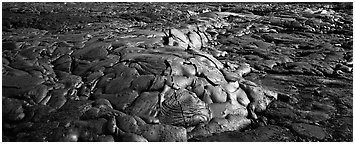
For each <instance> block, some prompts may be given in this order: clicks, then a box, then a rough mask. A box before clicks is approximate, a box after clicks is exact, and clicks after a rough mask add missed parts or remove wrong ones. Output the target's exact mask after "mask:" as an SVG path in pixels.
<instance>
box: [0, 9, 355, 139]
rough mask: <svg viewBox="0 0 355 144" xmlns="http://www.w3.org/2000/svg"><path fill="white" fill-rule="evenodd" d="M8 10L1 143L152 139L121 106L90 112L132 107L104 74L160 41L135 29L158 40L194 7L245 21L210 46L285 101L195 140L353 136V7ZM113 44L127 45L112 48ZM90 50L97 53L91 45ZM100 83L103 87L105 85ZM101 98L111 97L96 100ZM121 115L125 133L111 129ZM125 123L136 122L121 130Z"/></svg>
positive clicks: (187, 19)
mask: <svg viewBox="0 0 355 144" xmlns="http://www.w3.org/2000/svg"><path fill="white" fill-rule="evenodd" d="M2 7H3V9H2V11H3V15H2V21H3V31H2V67H3V71H2V79H3V80H2V91H3V96H2V118H3V123H2V138H3V139H2V141H132V140H135V141H139V140H142V141H144V140H147V139H148V140H149V138H147V136H145V138H143V137H141V136H138V135H137V134H134V133H135V132H129V131H130V130H132V129H144V128H146V129H153V128H154V129H155V128H156V127H148V128H147V127H143V128H142V127H141V125H146V124H145V122H144V121H142V122H141V120H142V119H141V118H137V117H130V116H122V115H124V114H121V113H120V112H116V113H120V114H118V115H120V116H121V117H124V118H122V119H118V120H117V119H114V120H113V119H112V117H104V116H103V117H100V116H97V114H96V116H93V114H92V113H95V110H97V111H99V109H100V108H101V106H102V105H106V106H107V105H111V107H112V106H113V107H114V108H116V109H117V107H120V106H121V107H125V105H123V104H122V103H121V102H120V100H117V99H110V95H104V96H103V94H105V93H108V92H107V91H110V92H112V93H114V92H115V91H117V90H116V89H114V88H111V89H110V88H107V87H109V86H110V85H111V87H113V86H115V85H116V84H117V83H113V82H110V83H109V84H108V86H106V85H107V84H106V83H105V82H108V81H109V80H110V79H112V78H111V77H110V76H107V75H106V74H107V73H109V72H110V71H113V70H114V69H115V67H112V65H113V64H114V63H115V60H116V57H115V56H114V54H115V52H117V51H115V49H119V47H121V46H125V45H129V46H137V47H139V48H147V47H154V46H155V45H154V44H155V41H154V40H152V41H149V42H146V40H144V42H142V41H141V40H140V39H139V37H138V39H137V38H136V37H135V36H131V35H128V34H127V33H130V32H132V31H133V32H134V31H139V30H142V29H144V30H150V31H144V32H142V31H140V33H139V34H140V35H149V36H150V35H152V33H151V32H152V31H164V30H167V29H170V28H180V27H183V25H184V24H186V23H194V22H195V21H194V14H199V13H203V12H208V11H212V12H218V11H221V12H233V13H238V14H241V16H240V15H239V16H229V17H226V18H224V20H226V21H227V22H228V23H231V24H232V25H229V26H225V27H223V26H221V27H219V28H212V29H209V30H207V32H208V33H209V34H210V35H211V37H212V38H211V39H213V40H212V41H210V42H213V43H211V46H213V48H211V49H208V48H205V49H204V50H205V51H208V52H209V53H210V54H211V55H213V56H214V57H216V58H217V59H218V60H219V61H220V62H222V63H223V64H228V63H232V64H241V63H247V64H249V65H250V66H251V67H252V71H251V73H249V74H248V75H246V76H244V78H245V79H247V80H250V81H253V82H255V83H256V84H258V85H261V86H264V87H266V88H268V89H270V90H272V91H274V92H277V93H278V99H277V100H275V101H273V102H272V103H271V104H269V105H268V108H267V110H266V111H264V112H262V113H258V115H259V118H260V119H262V122H255V123H254V122H253V123H252V124H251V125H250V126H248V127H246V128H243V129H242V130H239V131H229V132H222V133H219V134H213V135H211V136H208V137H202V136H196V137H193V138H189V139H188V141H248V142H250V141H292V142H293V141H302V142H303V141H331V142H333V141H346V142H349V141H353V137H352V136H353V113H352V112H353V89H352V88H353V83H352V82H353V75H352V73H353V63H352V61H353V58H352V57H353V45H352V44H353V37H352V35H353V29H352V27H353V14H352V3H320V4H318V3H272V4H267V3H2ZM206 17H213V16H206ZM130 34H131V33H130ZM139 34H136V35H139ZM153 35H159V33H158V34H157V33H154V34H153ZM153 37H154V36H153ZM116 39H125V40H127V41H115V42H116V43H112V45H109V46H108V45H105V44H106V43H107V42H111V41H114V40H116ZM98 41H99V42H98ZM100 42H101V43H100ZM95 44H96V45H95ZM86 45H94V46H92V47H95V48H92V50H91V51H85V50H84V51H83V50H82V49H81V48H83V47H85V46H86ZM96 47H100V48H96ZM85 48H86V49H91V48H87V47H85ZM103 49H106V50H107V51H106V50H103ZM202 49H203V48H202ZM77 51H79V52H77ZM107 57H108V58H110V59H111V61H110V60H105V58H107ZM111 67H112V68H111ZM102 68H104V69H105V70H102ZM122 73H123V72H122ZM95 79H100V80H101V84H100V83H99V84H96V83H95V82H94V81H95ZM102 79H104V80H102ZM105 80H107V81H105ZM123 81H124V80H123ZM90 82H92V83H95V86H93V87H95V89H94V88H93V87H90V86H92V85H94V84H92V83H90ZM96 82H97V81H96ZM97 85H99V86H97ZM100 86H101V87H103V88H102V89H104V90H105V92H103V93H100V92H99V90H97V87H100ZM130 94H132V93H130ZM149 94H150V93H149ZM97 97H100V98H106V99H108V100H109V102H108V103H109V104H107V101H101V102H100V101H95V102H94V100H97V99H98V98H97ZM111 97H112V96H111ZM121 101H130V100H129V99H124V100H121ZM142 101H144V99H143V100H142ZM95 108H96V109H95ZM100 110H101V109H100ZM88 111H89V112H88ZM90 112H91V113H90ZM100 112H101V113H99V112H97V113H99V114H102V115H105V112H102V111H100ZM92 117H94V118H92ZM116 120H117V121H119V122H117V123H118V127H119V128H120V129H122V130H123V131H124V132H125V135H124V138H121V137H118V136H117V135H122V134H117V131H115V133H113V132H112V131H110V128H112V127H113V126H111V127H110V124H111V125H112V123H115V124H116ZM127 121H135V125H129V126H125V125H124V122H127ZM145 121H146V120H145ZM127 123H131V122H127ZM142 123H144V124H142ZM120 124H121V125H120ZM73 126H74V128H73ZM137 127H138V128H137ZM157 129H161V130H164V129H169V130H172V129H173V128H170V127H159V128H157ZM176 131H179V129H176ZM142 135H144V134H142ZM78 137H79V138H78ZM161 140H162V139H161ZM176 141H179V140H176Z"/></svg>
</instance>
